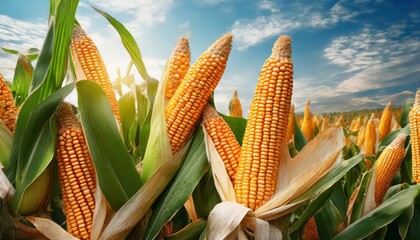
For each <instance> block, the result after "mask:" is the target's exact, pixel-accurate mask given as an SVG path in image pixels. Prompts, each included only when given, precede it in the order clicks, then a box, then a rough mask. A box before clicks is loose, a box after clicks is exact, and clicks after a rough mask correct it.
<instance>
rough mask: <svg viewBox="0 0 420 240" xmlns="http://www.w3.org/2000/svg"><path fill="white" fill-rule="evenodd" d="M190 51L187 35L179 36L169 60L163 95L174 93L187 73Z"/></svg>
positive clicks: (170, 95) (169, 97) (167, 95)
mask: <svg viewBox="0 0 420 240" xmlns="http://www.w3.org/2000/svg"><path fill="white" fill-rule="evenodd" d="M190 61H191V53H190V44H189V42H188V38H187V37H181V38H180V39H179V40H178V43H177V44H176V46H175V49H174V50H173V52H172V56H171V59H170V62H169V74H168V80H167V83H166V89H165V96H166V97H167V98H168V99H171V97H172V96H173V95H174V93H175V91H176V89H177V88H178V86H179V84H181V80H182V79H183V78H184V76H185V74H187V71H188V68H189V67H190Z"/></svg>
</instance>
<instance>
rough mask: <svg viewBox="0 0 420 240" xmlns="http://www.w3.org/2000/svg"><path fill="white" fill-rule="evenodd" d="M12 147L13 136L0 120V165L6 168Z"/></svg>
mask: <svg viewBox="0 0 420 240" xmlns="http://www.w3.org/2000/svg"><path fill="white" fill-rule="evenodd" d="M12 145H13V134H12V133H11V132H10V131H9V129H8V128H7V127H6V125H5V124H4V123H3V121H1V120H0V163H1V164H2V165H3V166H5V167H7V165H8V164H9V159H10V149H11V148H12Z"/></svg>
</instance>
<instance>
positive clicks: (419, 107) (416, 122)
mask: <svg viewBox="0 0 420 240" xmlns="http://www.w3.org/2000/svg"><path fill="white" fill-rule="evenodd" d="M409 122H410V141H411V151H412V152H411V153H412V172H413V180H414V181H415V182H416V183H420V90H417V92H416V99H415V100H414V104H413V108H412V109H411V110H410V113H409Z"/></svg>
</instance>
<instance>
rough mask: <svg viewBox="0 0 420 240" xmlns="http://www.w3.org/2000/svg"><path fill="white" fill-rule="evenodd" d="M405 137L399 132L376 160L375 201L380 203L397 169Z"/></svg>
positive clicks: (402, 156) (403, 152)
mask: <svg viewBox="0 0 420 240" xmlns="http://www.w3.org/2000/svg"><path fill="white" fill-rule="evenodd" d="M406 138H407V136H406V135H404V134H399V135H398V136H397V137H396V138H395V139H394V141H392V143H391V144H389V145H388V146H387V147H386V148H385V149H384V151H383V152H382V153H381V155H380V156H379V158H378V160H377V161H376V180H375V202H376V205H380V204H381V203H382V200H383V198H384V196H385V193H386V191H387V190H388V188H389V186H390V185H391V181H392V178H393V177H394V175H395V174H396V173H397V172H398V171H399V169H400V166H401V163H402V161H403V160H404V156H405V148H404V143H405V139H406Z"/></svg>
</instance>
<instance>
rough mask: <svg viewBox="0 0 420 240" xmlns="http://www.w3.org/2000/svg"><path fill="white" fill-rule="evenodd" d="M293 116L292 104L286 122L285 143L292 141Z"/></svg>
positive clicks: (293, 131)
mask: <svg viewBox="0 0 420 240" xmlns="http://www.w3.org/2000/svg"><path fill="white" fill-rule="evenodd" d="M294 115H295V106H294V105H293V104H292V106H290V113H289V120H288V122H287V135H286V142H289V141H290V140H292V138H293V135H294V134H295V124H294V122H293V117H294Z"/></svg>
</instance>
